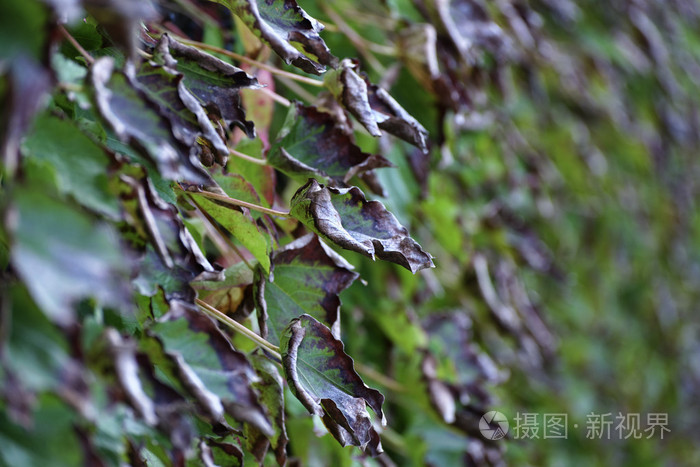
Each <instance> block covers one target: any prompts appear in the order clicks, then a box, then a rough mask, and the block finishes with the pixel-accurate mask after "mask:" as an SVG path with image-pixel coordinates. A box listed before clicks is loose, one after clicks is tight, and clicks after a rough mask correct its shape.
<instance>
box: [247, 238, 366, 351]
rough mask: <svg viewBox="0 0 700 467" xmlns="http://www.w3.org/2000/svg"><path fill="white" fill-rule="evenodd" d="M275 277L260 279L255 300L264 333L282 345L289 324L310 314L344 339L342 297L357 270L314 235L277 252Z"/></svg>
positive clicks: (260, 275)
mask: <svg viewBox="0 0 700 467" xmlns="http://www.w3.org/2000/svg"><path fill="white" fill-rule="evenodd" d="M272 266H273V267H272V274H271V275H270V277H269V278H268V277H265V275H264V274H258V275H257V276H258V277H257V278H256V284H255V285H256V293H255V299H256V304H257V308H258V311H259V312H260V314H259V322H260V329H261V334H262V336H263V337H264V338H266V339H268V340H269V341H270V342H271V343H273V344H275V345H277V344H279V342H280V340H281V338H282V337H281V336H282V332H283V331H284V329H285V328H286V327H287V325H288V324H289V322H290V321H291V320H292V319H294V318H298V317H299V316H301V315H302V314H309V315H312V316H314V317H316V318H317V319H319V320H320V321H322V322H324V323H327V325H328V326H330V327H331V328H332V329H333V334H334V335H335V336H336V337H338V338H339V337H340V321H339V311H340V298H339V297H338V294H339V293H340V292H341V291H343V290H345V289H347V288H348V287H349V286H350V284H352V282H353V281H354V280H355V279H356V278H357V277H358V274H357V273H356V272H354V271H353V270H352V269H353V267H352V266H351V265H350V264H349V263H348V262H347V261H345V259H343V258H342V257H341V256H340V255H338V254H337V253H335V252H334V251H333V250H331V249H330V248H328V247H327V246H326V245H324V244H323V242H321V241H320V240H319V239H318V237H317V236H316V235H314V234H309V235H306V236H304V237H302V238H299V239H297V240H295V241H293V242H292V243H290V244H288V245H286V246H285V247H283V248H281V249H279V250H277V251H276V252H275V254H274V256H273V257H272Z"/></svg>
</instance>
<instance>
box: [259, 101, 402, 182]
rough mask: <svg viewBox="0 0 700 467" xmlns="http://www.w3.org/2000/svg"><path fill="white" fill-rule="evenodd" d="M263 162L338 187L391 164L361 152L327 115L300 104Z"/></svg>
mask: <svg viewBox="0 0 700 467" xmlns="http://www.w3.org/2000/svg"><path fill="white" fill-rule="evenodd" d="M267 161H268V162H269V163H270V164H271V165H272V166H274V167H275V168H277V169H279V170H281V171H282V172H284V173H286V174H288V175H290V176H293V177H297V178H302V179H303V180H306V179H308V178H311V177H320V178H322V179H325V180H329V179H330V180H332V181H333V182H335V183H336V184H340V185H344V184H346V183H347V182H348V181H349V180H350V179H351V178H352V177H354V176H355V175H360V174H362V173H364V172H366V171H368V170H372V169H376V168H379V167H391V165H392V164H391V162H389V161H388V160H386V159H385V158H384V157H382V156H380V155H376V154H367V153H365V152H362V150H361V149H360V148H359V147H357V145H355V144H354V143H353V141H352V138H351V136H350V135H348V134H347V133H345V132H343V131H342V130H340V129H339V128H338V127H337V126H336V122H335V121H334V120H333V118H332V117H331V115H330V114H328V113H325V112H321V111H319V110H318V109H317V108H316V107H307V106H304V105H302V104H300V103H295V104H294V105H293V106H292V107H291V108H290V109H289V115H288V116H287V121H286V122H285V125H284V127H283V128H282V130H280V132H279V134H278V135H277V141H275V143H274V144H273V145H272V147H271V148H270V151H269V152H268V154H267Z"/></svg>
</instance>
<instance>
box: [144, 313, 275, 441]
mask: <svg viewBox="0 0 700 467" xmlns="http://www.w3.org/2000/svg"><path fill="white" fill-rule="evenodd" d="M151 332H152V333H153V334H154V335H155V336H156V337H158V339H160V341H161V342H162V343H163V348H164V349H165V351H166V353H167V354H168V355H169V356H170V357H171V358H172V359H173V361H174V362H175V364H176V365H177V367H178V369H179V373H180V377H181V378H182V379H183V383H184V386H185V387H187V388H188V389H189V391H190V392H191V393H192V395H193V396H194V397H195V398H196V399H197V401H198V402H199V403H200V404H202V407H203V408H204V410H205V412H206V413H207V414H208V415H209V416H210V417H212V418H213V419H214V420H222V417H223V415H224V411H225V412H226V413H228V414H229V415H231V416H232V417H234V418H235V419H237V420H240V421H245V422H248V423H251V424H253V425H254V426H255V427H256V428H258V429H259V430H260V431H262V432H263V433H265V434H270V435H271V434H272V432H273V430H272V427H271V425H270V422H269V421H268V420H267V416H266V415H265V411H264V409H263V407H262V406H261V405H260V403H259V401H258V399H257V396H256V394H255V391H254V390H253V389H252V386H251V385H252V383H253V382H254V381H256V380H257V376H256V374H255V371H254V370H253V368H252V367H251V365H250V363H249V362H248V360H247V358H246V357H245V355H244V354H242V353H241V352H238V351H237V350H235V349H234V348H233V346H232V345H231V342H230V341H229V339H228V338H227V337H226V335H224V334H223V333H222V332H221V331H220V330H219V328H218V327H217V326H216V323H215V322H214V321H212V320H211V318H209V317H207V316H205V315H203V314H202V313H200V312H198V311H196V310H194V309H192V308H190V307H189V305H186V304H185V303H182V302H179V301H172V302H171V309H170V312H169V313H168V314H166V315H165V316H163V317H162V318H161V319H160V320H159V321H158V322H157V323H156V324H155V325H153V326H152V327H151Z"/></svg>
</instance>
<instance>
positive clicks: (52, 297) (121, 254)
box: [8, 186, 132, 325]
mask: <svg viewBox="0 0 700 467" xmlns="http://www.w3.org/2000/svg"><path fill="white" fill-rule="evenodd" d="M8 221H9V224H10V225H9V230H10V233H11V246H12V249H11V260H12V265H13V267H14V268H15V270H16V271H17V274H18V275H19V276H20V277H21V278H22V280H23V281H24V283H25V284H26V285H27V288H28V289H29V292H30V293H31V295H32V298H34V300H35V301H36V302H37V304H38V305H39V307H40V308H41V309H42V311H43V312H44V313H45V314H46V315H47V316H48V317H49V319H51V320H52V321H54V322H56V323H58V324H62V325H69V324H72V323H73V319H74V313H75V305H76V304H77V303H78V302H79V301H80V300H82V299H84V298H88V297H94V298H96V299H97V300H98V301H99V302H100V303H101V304H102V305H105V306H114V307H120V308H122V309H124V310H128V309H129V307H130V304H129V303H130V296H131V287H130V286H129V275H130V274H131V269H132V258H131V257H130V256H131V255H129V254H128V252H127V251H126V250H125V249H124V248H123V247H122V246H121V245H120V244H119V240H118V237H117V233H116V232H115V231H114V229H112V228H111V226H109V225H108V224H105V223H103V222H100V221H97V220H95V219H93V218H91V217H88V216H87V215H85V214H83V213H82V212H80V211H78V210H76V209H73V208H71V207H70V206H69V205H67V204H65V203H62V202H61V201H60V200H57V199H56V198H54V197H51V196H48V195H47V194H46V193H44V192H43V191H40V190H37V189H34V187H31V186H30V187H28V188H24V189H21V190H16V191H14V193H13V211H12V214H11V216H10V218H9V219H8Z"/></svg>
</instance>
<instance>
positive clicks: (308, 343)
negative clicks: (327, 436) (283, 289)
mask: <svg viewBox="0 0 700 467" xmlns="http://www.w3.org/2000/svg"><path fill="white" fill-rule="evenodd" d="M343 348H344V346H343V343H342V342H341V341H340V340H338V339H336V338H335V337H333V334H332V333H331V330H330V329H329V328H328V327H326V326H324V325H323V324H321V323H319V322H318V321H316V320H315V319H314V318H312V317H311V316H309V315H303V316H301V317H300V318H297V319H294V320H292V322H291V323H290V324H289V326H288V327H287V329H285V331H284V334H283V338H282V342H281V343H280V349H281V353H282V364H283V368H284V373H285V376H286V378H287V383H288V384H289V387H290V389H291V390H292V393H293V394H294V395H295V396H296V397H297V399H299V400H300V401H301V403H302V404H303V405H304V407H306V409H307V410H308V411H309V413H312V414H315V415H318V416H320V417H322V419H323V423H324V424H325V425H326V427H327V428H328V430H329V431H330V433H331V434H332V435H333V436H334V437H335V439H336V440H338V442H339V443H340V444H341V445H342V446H347V445H349V444H351V445H354V446H359V447H361V448H362V449H363V450H367V451H368V452H369V453H370V454H371V455H373V456H375V455H378V454H379V453H381V452H382V447H381V442H380V440H379V434H378V433H377V432H376V431H375V429H374V427H373V426H372V421H371V419H370V416H369V414H368V413H367V408H366V405H369V406H370V407H371V408H372V410H373V411H374V413H375V414H376V415H377V416H379V417H380V419H381V421H382V424H384V423H385V422H386V421H385V419H384V413H383V412H382V404H383V403H384V396H383V395H382V394H381V393H380V392H379V391H377V390H376V389H371V388H369V387H367V386H366V385H365V384H364V382H363V381H362V378H360V376H359V375H358V374H357V373H356V372H355V369H354V366H353V361H352V359H351V358H350V357H349V356H348V355H347V354H346V353H345V351H344V350H343Z"/></svg>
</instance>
